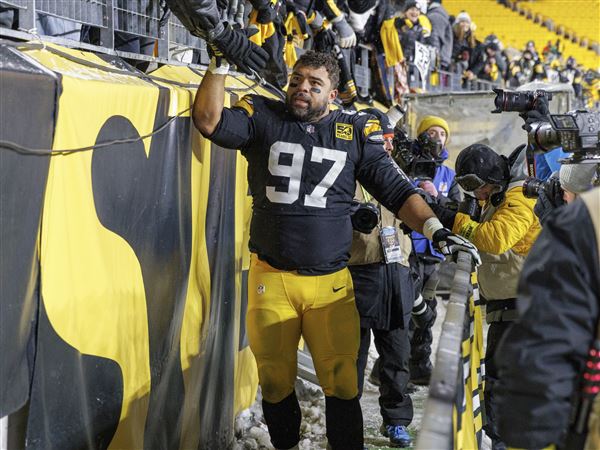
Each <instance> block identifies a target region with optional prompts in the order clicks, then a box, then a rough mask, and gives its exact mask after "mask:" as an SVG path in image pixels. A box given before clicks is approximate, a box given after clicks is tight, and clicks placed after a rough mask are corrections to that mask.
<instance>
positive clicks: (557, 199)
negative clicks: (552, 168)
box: [533, 177, 566, 225]
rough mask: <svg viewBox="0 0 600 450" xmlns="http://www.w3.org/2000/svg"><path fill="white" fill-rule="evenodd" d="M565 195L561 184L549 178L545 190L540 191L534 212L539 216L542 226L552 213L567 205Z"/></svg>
mask: <svg viewBox="0 0 600 450" xmlns="http://www.w3.org/2000/svg"><path fill="white" fill-rule="evenodd" d="M563 194H564V191H563V190H562V188H561V187H560V182H559V181H558V179H556V178H553V177H551V178H549V179H548V181H546V182H545V183H544V186H543V188H542V189H540V190H539V196H538V199H537V201H536V202H535V206H534V207H533V212H534V213H535V215H536V216H538V219H540V223H541V224H542V225H544V223H545V222H546V219H548V217H549V216H550V213H551V212H552V211H554V210H555V209H556V208H558V207H559V206H562V205H564V204H565V203H566V202H565V201H564V199H563Z"/></svg>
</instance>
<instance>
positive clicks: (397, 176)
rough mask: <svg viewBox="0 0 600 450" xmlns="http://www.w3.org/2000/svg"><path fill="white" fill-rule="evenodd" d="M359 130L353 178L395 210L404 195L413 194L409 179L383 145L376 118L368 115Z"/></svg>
mask: <svg viewBox="0 0 600 450" xmlns="http://www.w3.org/2000/svg"><path fill="white" fill-rule="evenodd" d="M359 129H360V130H361V131H360V133H361V136H360V138H359V139H360V141H361V143H362V152H361V158H360V161H359V163H358V167H357V172H356V179H357V180H358V182H359V183H360V184H362V185H363V186H364V187H365V188H366V189H367V191H369V193H370V194H371V195H373V197H375V198H376V199H377V201H379V203H381V204H382V205H383V206H385V207H386V208H387V209H389V210H390V211H392V212H393V213H394V214H397V213H398V211H399V210H400V208H401V207H402V205H403V204H404V202H405V201H406V199H407V198H408V197H410V196H411V195H413V194H416V193H417V191H416V190H415V189H414V187H413V185H412V183H411V181H410V179H409V178H408V176H406V174H405V173H404V172H403V171H402V169H400V167H398V165H397V164H396V163H395V162H394V160H393V159H392V158H391V157H390V156H389V155H388V154H387V152H386V151H385V150H384V149H383V134H382V131H381V126H380V125H379V122H378V121H377V120H376V119H374V118H373V116H370V117H369V118H368V119H367V120H366V122H365V123H364V126H363V127H359Z"/></svg>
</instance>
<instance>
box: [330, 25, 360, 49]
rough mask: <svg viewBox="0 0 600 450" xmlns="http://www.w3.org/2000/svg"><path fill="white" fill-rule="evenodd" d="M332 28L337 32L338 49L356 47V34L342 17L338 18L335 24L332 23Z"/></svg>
mask: <svg viewBox="0 0 600 450" xmlns="http://www.w3.org/2000/svg"><path fill="white" fill-rule="evenodd" d="M333 28H335V31H336V32H337V34H338V36H339V38H340V47H341V48H350V47H354V46H356V33H354V30H353V29H352V27H351V26H350V25H348V22H346V19H344V18H343V17H342V18H340V20H338V21H337V22H333Z"/></svg>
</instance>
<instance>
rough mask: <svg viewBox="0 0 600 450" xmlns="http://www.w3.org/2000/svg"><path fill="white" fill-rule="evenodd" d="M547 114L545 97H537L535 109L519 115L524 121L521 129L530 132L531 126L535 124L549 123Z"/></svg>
mask: <svg viewBox="0 0 600 450" xmlns="http://www.w3.org/2000/svg"><path fill="white" fill-rule="evenodd" d="M548 114H550V108H549V105H548V99H547V98H546V97H538V98H537V99H536V101H535V108H534V109H533V110H531V111H527V112H524V113H521V114H519V116H521V118H522V119H523V120H524V121H525V124H524V125H523V126H522V127H521V128H522V129H524V130H525V131H527V132H530V131H531V124H533V123H536V122H549V119H548Z"/></svg>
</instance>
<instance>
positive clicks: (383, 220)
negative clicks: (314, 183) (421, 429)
mask: <svg viewBox="0 0 600 450" xmlns="http://www.w3.org/2000/svg"><path fill="white" fill-rule="evenodd" d="M364 112H368V113H371V114H373V115H374V116H376V117H377V118H378V119H379V122H380V124H381V127H382V129H383V138H384V144H383V146H384V148H385V149H386V151H388V153H389V152H390V151H391V149H392V138H393V137H394V127H393V126H392V124H391V123H390V120H389V119H388V117H387V116H386V115H385V114H383V113H382V112H381V111H379V110H377V109H375V108H368V109H366V110H364ZM355 200H357V201H358V202H360V203H361V204H363V202H367V203H369V204H370V205H372V206H374V207H375V208H377V210H378V211H379V219H378V220H377V223H376V224H373V223H371V224H370V225H369V226H371V225H375V226H374V227H373V229H372V231H371V232H370V233H365V232H364V231H367V230H363V232H358V231H356V230H355V231H354V232H353V236H352V248H351V250H350V254H351V257H350V261H349V263H348V264H349V265H348V268H349V269H350V273H351V275H352V282H353V284H354V295H355V298H356V307H357V309H358V313H359V315H360V348H359V350H358V361H357V369H358V391H359V395H361V394H362V390H363V384H364V373H365V368H366V365H367V359H368V356H369V346H370V341H371V332H372V333H373V336H374V338H375V347H376V348H377V352H378V353H379V360H378V361H379V363H378V364H376V366H375V367H378V369H377V370H376V369H375V368H374V370H376V374H375V375H376V377H377V378H378V379H379V381H380V387H379V392H380V394H379V405H380V410H381V416H382V419H383V424H382V426H381V432H382V434H383V435H384V436H386V437H388V438H389V439H390V444H391V445H393V446H400V447H407V446H409V445H410V443H411V438H410V435H409V434H408V430H407V426H408V425H409V424H410V422H411V421H412V418H413V405H412V401H411V398H410V396H409V395H408V394H407V393H406V385H407V383H408V378H409V372H408V360H409V358H410V342H409V338H408V323H409V321H410V317H411V309H412V307H413V300H414V286H413V281H412V277H411V273H410V269H409V265H408V257H409V254H410V252H411V242H410V238H409V237H408V235H406V234H404V232H403V231H402V230H401V228H400V224H401V222H400V221H399V220H398V219H397V218H396V217H394V214H392V213H391V212H390V211H388V210H387V209H386V208H385V207H383V206H381V204H379V203H378V202H377V201H376V200H375V199H373V197H372V196H371V195H369V193H368V192H367V191H366V190H365V189H364V188H363V187H362V186H360V185H358V186H357V189H356V195H355ZM355 216H356V213H355ZM355 222H356V221H355ZM355 228H356V227H355ZM367 228H368V227H367ZM432 317H433V315H432V313H431V311H430V310H428V311H424V313H423V314H422V315H420V317H419V318H420V319H426V318H429V319H431V318H432Z"/></svg>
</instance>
